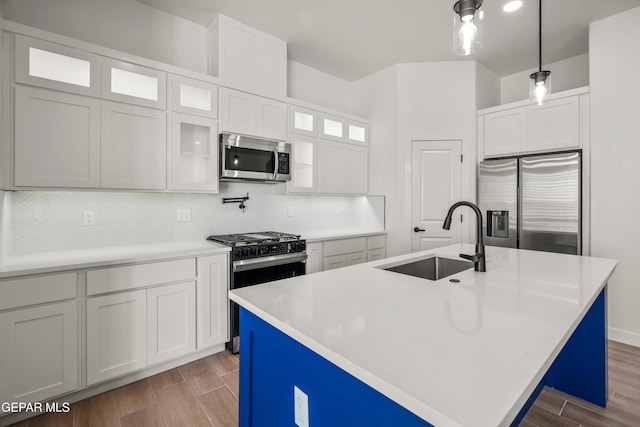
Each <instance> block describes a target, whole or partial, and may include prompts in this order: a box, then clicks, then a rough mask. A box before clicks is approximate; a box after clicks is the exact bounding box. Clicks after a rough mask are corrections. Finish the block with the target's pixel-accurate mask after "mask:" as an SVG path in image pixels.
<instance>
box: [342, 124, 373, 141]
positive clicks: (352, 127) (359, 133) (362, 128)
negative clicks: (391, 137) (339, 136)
mask: <svg viewBox="0 0 640 427" xmlns="http://www.w3.org/2000/svg"><path fill="white" fill-rule="evenodd" d="M368 133H369V126H368V125H367V124H365V123H359V122H354V121H349V122H348V123H347V135H346V136H347V140H348V142H351V143H352V144H359V145H367V142H368V140H369V135H368Z"/></svg>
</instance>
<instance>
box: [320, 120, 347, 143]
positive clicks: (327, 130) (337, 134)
mask: <svg viewBox="0 0 640 427" xmlns="http://www.w3.org/2000/svg"><path fill="white" fill-rule="evenodd" d="M319 122H320V136H321V137H322V138H325V139H332V140H335V141H344V140H345V139H346V135H347V134H346V129H345V128H346V125H345V122H344V121H343V120H342V119H341V118H339V117H334V116H329V115H326V114H320V116H319Z"/></svg>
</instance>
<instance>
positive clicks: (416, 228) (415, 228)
mask: <svg viewBox="0 0 640 427" xmlns="http://www.w3.org/2000/svg"><path fill="white" fill-rule="evenodd" d="M413 231H414V232H416V233H417V232H419V231H426V230H425V229H424V228H418V227H413Z"/></svg>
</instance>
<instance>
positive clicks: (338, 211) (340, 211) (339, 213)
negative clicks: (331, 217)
mask: <svg viewBox="0 0 640 427" xmlns="http://www.w3.org/2000/svg"><path fill="white" fill-rule="evenodd" d="M336 215H342V208H340V206H336Z"/></svg>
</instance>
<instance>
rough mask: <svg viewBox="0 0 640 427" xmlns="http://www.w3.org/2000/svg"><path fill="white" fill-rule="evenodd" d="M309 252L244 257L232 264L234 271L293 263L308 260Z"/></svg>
mask: <svg viewBox="0 0 640 427" xmlns="http://www.w3.org/2000/svg"><path fill="white" fill-rule="evenodd" d="M306 259H307V253H306V252H299V253H295V254H285V255H273V256H267V257H262V258H253V259H243V260H240V261H233V263H232V264H231V265H232V267H233V272H234V273H235V272H236V271H248V270H256V269H258V268H264V267H271V266H275V265H284V264H293V263H295V262H306Z"/></svg>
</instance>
